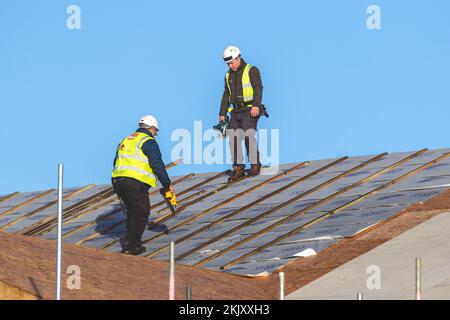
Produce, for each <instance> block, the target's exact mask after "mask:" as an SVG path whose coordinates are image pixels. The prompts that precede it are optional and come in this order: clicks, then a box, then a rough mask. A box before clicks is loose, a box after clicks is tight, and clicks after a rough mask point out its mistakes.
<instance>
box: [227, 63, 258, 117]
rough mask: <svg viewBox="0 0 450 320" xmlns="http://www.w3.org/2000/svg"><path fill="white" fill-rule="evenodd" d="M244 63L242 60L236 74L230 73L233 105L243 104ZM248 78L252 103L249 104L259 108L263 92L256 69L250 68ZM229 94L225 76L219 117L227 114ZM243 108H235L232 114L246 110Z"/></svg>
mask: <svg viewBox="0 0 450 320" xmlns="http://www.w3.org/2000/svg"><path fill="white" fill-rule="evenodd" d="M246 64H247V63H246V62H245V61H244V59H242V61H241V65H240V66H239V68H238V70H237V71H236V72H234V71H232V70H231V69H230V70H229V71H230V88H231V104H233V105H235V104H237V103H242V102H244V98H243V90H242V73H243V71H244V68H245V66H246ZM249 76H250V83H251V84H252V87H253V101H252V102H251V104H252V105H254V106H260V105H261V100H262V92H263V85H262V81H261V75H260V73H259V70H258V68H257V67H255V66H252V68H251V69H250V72H249ZM229 97H230V92H229V91H228V86H227V80H226V76H225V88H224V91H223V96H222V101H221V103H220V111H219V115H221V116H224V115H226V114H227V110H228V107H229V106H230V101H229ZM246 108H247V107H245V108H241V109H239V108H235V109H234V110H233V112H239V111H245V110H247V109H246Z"/></svg>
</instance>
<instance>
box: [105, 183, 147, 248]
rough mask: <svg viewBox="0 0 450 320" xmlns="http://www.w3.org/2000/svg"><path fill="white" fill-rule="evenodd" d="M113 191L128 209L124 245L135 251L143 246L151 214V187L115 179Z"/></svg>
mask: <svg viewBox="0 0 450 320" xmlns="http://www.w3.org/2000/svg"><path fill="white" fill-rule="evenodd" d="M112 184H113V189H114V192H115V193H116V194H117V196H118V197H119V198H120V201H122V203H123V205H124V206H125V208H126V215H127V220H126V234H125V243H124V245H123V247H124V249H126V250H133V249H136V248H137V247H139V246H141V245H142V242H141V238H142V234H143V233H144V231H145V227H146V226H147V222H148V216H149V214H150V199H149V196H148V190H149V189H150V186H149V185H148V184H146V183H143V182H141V181H138V180H135V179H132V178H113V179H112Z"/></svg>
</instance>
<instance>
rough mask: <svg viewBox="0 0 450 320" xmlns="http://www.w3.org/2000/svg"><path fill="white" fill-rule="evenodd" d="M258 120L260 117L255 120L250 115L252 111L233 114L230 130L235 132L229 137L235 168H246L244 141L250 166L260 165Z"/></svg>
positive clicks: (230, 133) (229, 133)
mask: <svg viewBox="0 0 450 320" xmlns="http://www.w3.org/2000/svg"><path fill="white" fill-rule="evenodd" d="M258 120H259V116H258V117H255V118H253V117H252V116H251V115H250V109H249V110H246V111H241V112H239V111H237V112H232V113H231V119H230V129H233V130H230V131H229V132H228V133H227V135H228V136H229V137H230V142H229V143H230V152H231V160H232V161H233V165H234V166H240V167H242V168H245V164H244V163H245V162H244V157H243V153H242V140H245V149H246V151H247V158H248V161H249V162H250V164H260V162H259V151H258V144H257V143H256V130H257V125H258ZM239 129H241V130H239Z"/></svg>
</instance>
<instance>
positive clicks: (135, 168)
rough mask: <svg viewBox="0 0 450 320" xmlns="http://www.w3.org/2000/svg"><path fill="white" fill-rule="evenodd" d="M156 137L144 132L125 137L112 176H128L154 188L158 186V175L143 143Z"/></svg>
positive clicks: (118, 151) (119, 148)
mask: <svg viewBox="0 0 450 320" xmlns="http://www.w3.org/2000/svg"><path fill="white" fill-rule="evenodd" d="M151 139H154V138H152V137H150V136H149V135H147V134H145V133H142V132H135V133H133V134H132V135H131V136H129V137H126V138H124V139H123V140H122V141H121V142H120V145H119V147H118V149H117V159H116V163H115V166H114V170H113V172H112V177H113V178H117V177H127V178H133V179H136V180H139V181H142V182H144V183H146V184H149V185H150V186H152V187H153V188H154V187H155V186H156V177H155V175H154V174H153V170H152V168H151V167H150V165H149V163H148V158H147V156H146V155H145V154H144V152H143V151H142V145H143V144H144V143H145V142H146V141H148V140H151Z"/></svg>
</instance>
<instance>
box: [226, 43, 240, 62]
mask: <svg viewBox="0 0 450 320" xmlns="http://www.w3.org/2000/svg"><path fill="white" fill-rule="evenodd" d="M240 54H241V50H239V48H238V47H235V46H229V47H226V48H225V50H224V51H223V60H224V61H225V62H226V63H229V62H231V61H233V60H234V59H236V58H237V57H238V56H239V55H240Z"/></svg>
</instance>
